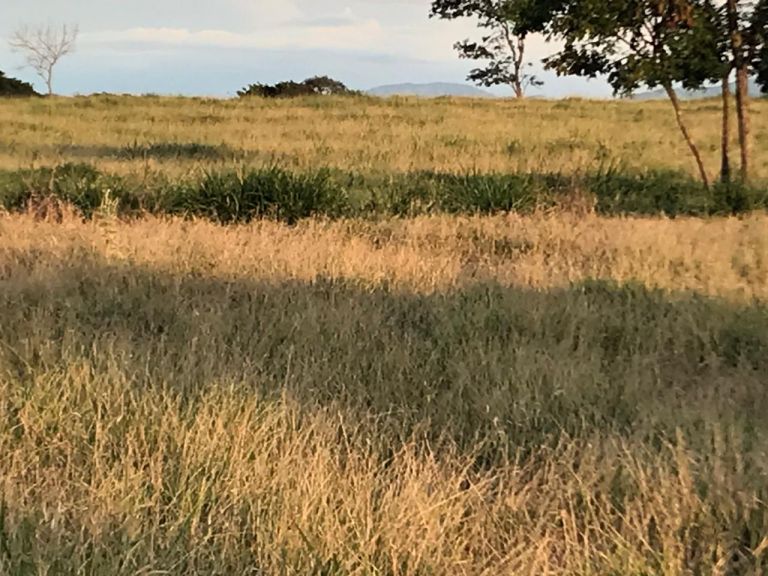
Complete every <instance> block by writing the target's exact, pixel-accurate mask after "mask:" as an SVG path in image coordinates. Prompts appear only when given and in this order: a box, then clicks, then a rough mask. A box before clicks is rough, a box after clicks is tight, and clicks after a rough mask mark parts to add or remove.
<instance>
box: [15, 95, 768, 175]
mask: <svg viewBox="0 0 768 576" xmlns="http://www.w3.org/2000/svg"><path fill="white" fill-rule="evenodd" d="M766 105H767V104H766V103H765V102H763V101H756V102H754V104H753V106H754V114H753V117H754V124H753V132H754V137H755V146H754V153H755V158H754V162H753V165H754V170H755V174H754V175H755V177H757V178H767V177H768V172H766V168H765V167H766V166H768V161H766V160H767V159H768V146H767V144H768V132H767V130H768V124H766V122H765V120H763V118H766V117H768V115H766V114H764V113H761V111H762V110H763V109H764V108H766ZM719 111H720V110H719V105H718V103H717V102H714V101H704V102H692V103H686V113H687V115H688V118H689V121H690V125H691V126H692V127H693V133H694V137H695V138H696V139H697V141H698V142H699V143H700V144H701V148H702V151H703V154H704V156H705V161H706V164H707V166H708V168H709V170H710V172H711V173H712V174H713V175H714V174H715V173H716V172H717V170H718V168H719V143H720V135H719V126H720V123H719V121H718V120H717V117H718V114H719ZM0 124H2V126H3V131H2V134H0V167H2V168H9V169H16V168H19V167H27V166H29V165H30V164H38V165H51V164H57V163H63V162H67V161H75V162H78V161H79V162H90V163H93V164H95V165H97V166H98V167H99V168H100V169H101V170H103V171H106V172H110V173H112V172H114V173H127V172H139V173H141V172H143V171H145V170H159V171H162V172H163V173H166V174H168V175H170V176H173V177H176V176H178V175H180V174H184V173H186V172H187V171H189V170H191V169H194V168H195V167H197V166H200V165H203V166H209V165H222V164H240V163H242V162H245V163H248V164H257V165H261V164H269V163H279V164H281V165H284V166H286V167H288V168H298V169H314V168H317V167H318V166H328V167H338V168H342V169H345V170H350V171H353V172H357V173H368V172H383V173H390V172H393V171H394V172H407V171H411V170H437V171H447V172H467V171H478V172H488V171H500V172H556V173H563V174H574V173H577V172H580V171H582V172H583V171H587V170H593V169H595V168H597V167H601V166H602V167H604V166H606V165H619V166H621V167H624V168H628V169H638V170H648V169H680V170H683V171H686V172H688V173H690V174H691V175H694V176H695V167H694V165H693V163H692V161H691V159H690V158H689V154H688V152H687V149H686V146H685V143H684V142H683V140H682V139H681V137H680V134H679V133H678V131H677V129H676V127H675V123H674V121H673V116H672V111H671V109H670V106H669V104H667V103H666V102H611V101H604V102H595V101H585V100H565V101H557V102H549V101H536V100H531V101H528V102H523V103H520V102H514V101H485V100H468V99H456V100H451V99H442V100H435V101H431V100H419V99H413V98H409V99H404V98H396V99H392V100H379V99H311V98H310V99H299V100H290V101H277V102H275V101H266V100H260V99H249V100H245V101H220V100H204V99H189V98H185V99H180V98H176V99H174V98H157V97H142V98H129V97H112V96H97V97H88V98H74V99H55V100H45V101H23V100H14V101H3V102H0ZM734 145H735V143H734ZM158 147H159V149H158V151H159V152H160V153H152V151H153V150H155V148H158Z"/></svg>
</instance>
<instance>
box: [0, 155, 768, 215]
mask: <svg viewBox="0 0 768 576" xmlns="http://www.w3.org/2000/svg"><path fill="white" fill-rule="evenodd" d="M52 203H53V204H61V203H65V204H69V205H72V206H74V207H75V208H76V209H77V210H79V211H80V212H81V213H82V214H83V215H84V216H85V217H91V216H92V215H93V214H94V212H95V211H97V210H99V209H101V208H102V207H103V206H105V205H111V206H113V209H114V210H115V211H116V213H117V214H118V215H121V216H131V215H137V214H141V213H152V214H168V215H177V216H191V217H204V218H208V219H211V220H214V221H217V222H222V223H242V222H248V221H251V220H254V219H264V218H266V219H274V220H279V221H284V222H288V223H295V222H296V221H298V220H300V219H303V218H309V217H313V216H320V217H327V218H339V217H377V216H418V215H423V214H435V213H448V214H498V213H505V212H520V213H528V212H532V211H535V210H540V209H554V208H564V209H568V208H571V209H578V210H589V211H591V210H594V211H596V212H597V213H599V214H604V215H660V214H664V215H667V216H671V217H674V216H684V215H685V216H713V215H725V214H742V213H746V212H751V211H756V210H765V209H766V208H768V186H765V185H763V186H761V187H758V186H753V187H745V186H741V185H730V186H724V185H723V186H715V187H713V188H706V187H704V186H702V185H701V184H700V183H698V182H696V181H695V180H693V179H691V178H690V177H689V176H687V175H685V174H682V173H678V172H672V171H649V172H628V171H621V170H617V169H605V170H601V171H597V172H593V173H588V174H581V175H563V174H556V173H509V174H502V173H466V174H450V173H439V172H427V171H422V172H410V173H401V174H394V175H393V174H386V175H385V174H356V173H351V172H343V171H339V170H330V169H320V170H316V171H310V172H293V171H289V170H287V169H284V168H281V167H276V166H272V167H264V168H254V169H249V170H241V171H238V170H219V171H206V172H202V173H200V174H198V175H195V176H193V177H188V178H185V179H180V180H169V179H168V177H167V176H166V175H163V174H160V173H153V174H149V175H142V176H141V177H139V176H118V175H114V174H107V173H104V172H101V171H99V170H98V169H97V168H95V167H93V166H91V165H88V164H64V165H62V166H58V167H53V168H37V169H26V170H17V171H6V172H0V207H2V208H4V209H5V210H8V211H23V210H27V209H30V208H35V207H36V206H50V205H51V204H52Z"/></svg>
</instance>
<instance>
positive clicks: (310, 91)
mask: <svg viewBox="0 0 768 576" xmlns="http://www.w3.org/2000/svg"><path fill="white" fill-rule="evenodd" d="M355 93H356V92H355V91H353V90H350V89H349V88H347V87H346V86H345V85H344V84H343V83H342V82H339V81H338V80H334V79H333V78H329V77H328V76H314V77H312V78H307V79H306V80H304V81H303V82H294V81H292V80H289V81H286V82H278V83H277V84H261V83H258V84H251V85H250V86H246V87H245V88H243V89H242V90H238V92H237V95H238V96H240V97H241V98H243V97H246V96H260V97H262V98H296V97H299V96H313V95H319V96H343V95H350V94H355Z"/></svg>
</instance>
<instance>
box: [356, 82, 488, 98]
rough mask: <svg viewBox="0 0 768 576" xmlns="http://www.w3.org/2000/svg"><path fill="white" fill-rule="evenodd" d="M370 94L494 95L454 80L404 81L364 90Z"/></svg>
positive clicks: (478, 96) (484, 96)
mask: <svg viewBox="0 0 768 576" xmlns="http://www.w3.org/2000/svg"><path fill="white" fill-rule="evenodd" d="M366 93H367V94H370V95H371V96H382V97H387V96H421V97H422V98H439V97H440V96H464V97H471V98H493V97H494V95H493V94H491V93H490V92H486V91H485V90H481V89H480V88H477V87H475V86H471V85H469V84H458V83H454V82H431V83H426V84H415V83H404V84H387V85H383V86H376V87H375V88H371V89H370V90H367V91H366Z"/></svg>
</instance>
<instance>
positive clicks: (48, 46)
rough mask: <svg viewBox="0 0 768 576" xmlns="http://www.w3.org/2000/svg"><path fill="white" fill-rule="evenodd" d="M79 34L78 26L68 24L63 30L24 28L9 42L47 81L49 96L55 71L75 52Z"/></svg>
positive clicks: (45, 27) (42, 27)
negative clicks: (64, 59) (63, 60)
mask: <svg viewBox="0 0 768 576" xmlns="http://www.w3.org/2000/svg"><path fill="white" fill-rule="evenodd" d="M78 32H79V30H78V27H77V26H67V25H66V24H64V25H63V26H62V27H61V28H53V27H51V26H41V27H38V28H30V27H28V26H22V27H21V28H19V29H18V30H16V32H14V34H13V36H12V37H11V39H10V41H9V44H10V45H11V48H12V49H13V50H14V51H16V52H21V53H23V54H24V57H25V58H26V61H27V66H28V67H30V68H32V69H33V70H34V71H35V72H37V74H38V76H40V78H42V79H43V80H44V81H45V85H46V86H47V87H48V95H49V96H51V95H52V94H53V71H54V69H55V68H56V65H57V64H58V63H59V61H60V60H61V59H62V58H64V56H66V55H67V54H71V53H72V52H73V51H74V49H75V42H76V41H77V35H78Z"/></svg>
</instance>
